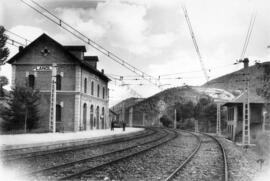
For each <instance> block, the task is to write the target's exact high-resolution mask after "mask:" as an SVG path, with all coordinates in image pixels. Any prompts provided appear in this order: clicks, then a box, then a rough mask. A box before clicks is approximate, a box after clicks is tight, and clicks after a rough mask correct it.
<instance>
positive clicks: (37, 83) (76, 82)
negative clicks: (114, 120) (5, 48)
mask: <svg viewBox="0 0 270 181" xmlns="http://www.w3.org/2000/svg"><path fill="white" fill-rule="evenodd" d="M85 52H86V48H85V46H63V45H61V44H59V43H58V42H56V41H55V40H53V39H52V38H51V37H49V36H48V35H46V34H42V35H41V36H40V37H38V38H37V39H36V40H34V41H33V42H32V43H31V44H29V45H28V46H26V47H25V48H22V47H20V48H19V52H18V53H17V54H16V55H15V56H13V57H12V58H11V59H10V60H8V63H10V64H11V65H12V86H17V85H22V86H30V87H32V88H34V89H38V90H39V91H40V92H41V103H40V105H39V113H40V120H39V127H40V129H44V131H48V129H49V114H50V111H49V108H50V96H51V82H52V71H51V68H52V65H53V64H54V65H56V67H57V73H56V131H61V132H62V131H80V130H91V129H105V128H108V127H109V108H108V102H109V99H108V97H109V95H108V82H109V81H110V79H109V78H108V77H107V76H106V75H105V74H104V71H103V70H102V71H99V70H97V62H98V57H97V56H85V55H84V53H85Z"/></svg>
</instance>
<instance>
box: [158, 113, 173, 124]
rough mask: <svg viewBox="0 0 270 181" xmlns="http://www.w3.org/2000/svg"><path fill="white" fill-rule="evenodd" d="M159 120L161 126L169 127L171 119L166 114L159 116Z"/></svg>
mask: <svg viewBox="0 0 270 181" xmlns="http://www.w3.org/2000/svg"><path fill="white" fill-rule="evenodd" d="M160 122H161V123H162V125H163V126H165V127H169V126H170V125H171V124H172V120H171V119H170V118H169V117H168V116H166V115H163V116H162V117H161V118H160Z"/></svg>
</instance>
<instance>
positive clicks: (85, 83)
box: [84, 78, 87, 93]
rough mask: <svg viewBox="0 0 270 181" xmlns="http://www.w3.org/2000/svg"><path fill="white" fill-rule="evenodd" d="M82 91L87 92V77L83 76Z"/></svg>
mask: <svg viewBox="0 0 270 181" xmlns="http://www.w3.org/2000/svg"><path fill="white" fill-rule="evenodd" d="M84 93H87V78H84Z"/></svg>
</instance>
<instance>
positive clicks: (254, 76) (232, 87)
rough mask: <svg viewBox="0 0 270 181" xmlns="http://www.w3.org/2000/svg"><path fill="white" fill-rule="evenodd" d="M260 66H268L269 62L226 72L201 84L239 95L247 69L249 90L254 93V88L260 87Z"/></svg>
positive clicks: (261, 69) (261, 73) (261, 71)
mask: <svg viewBox="0 0 270 181" xmlns="http://www.w3.org/2000/svg"><path fill="white" fill-rule="evenodd" d="M262 66H270V62H264V63H262V65H261V66H257V65H253V66H250V67H249V68H248V70H245V71H244V69H241V70H239V71H236V72H233V73H230V74H226V75H224V76H221V77H218V78H216V79H213V80H211V81H209V82H207V83H206V84H204V85H202V87H205V88H219V89H224V90H227V91H229V92H231V93H233V94H234V95H239V93H240V92H241V91H243V89H244V87H245V82H244V81H243V79H244V75H243V74H244V73H246V72H247V71H249V73H250V92H251V93H254V94H255V93H256V89H258V88H260V87H261V85H262V81H261V78H262V75H263V68H262Z"/></svg>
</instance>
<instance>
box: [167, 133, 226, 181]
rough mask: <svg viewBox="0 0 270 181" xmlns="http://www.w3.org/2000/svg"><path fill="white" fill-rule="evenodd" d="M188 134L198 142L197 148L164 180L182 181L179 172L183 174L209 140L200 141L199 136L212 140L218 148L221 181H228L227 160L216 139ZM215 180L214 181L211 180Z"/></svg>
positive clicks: (203, 134) (207, 135)
mask: <svg viewBox="0 0 270 181" xmlns="http://www.w3.org/2000/svg"><path fill="white" fill-rule="evenodd" d="M185 132H187V131H185ZM189 133H190V134H192V135H194V136H195V137H196V138H197V140H198V145H197V147H196V148H195V149H194V150H193V151H192V153H190V155H189V156H188V157H187V159H185V160H184V161H183V162H182V163H181V164H180V166H178V167H177V168H176V169H175V170H174V171H173V172H172V173H171V174H170V175H169V176H168V177H167V178H166V179H165V181H171V180H183V178H180V177H179V174H180V173H181V172H183V170H184V168H185V167H187V165H188V164H189V163H190V162H191V161H192V159H194V157H195V155H196V154H197V153H198V151H199V150H200V149H201V146H202V145H203V144H206V143H207V142H209V140H207V141H205V140H204V141H202V139H201V138H200V136H199V135H201V136H205V137H208V138H210V139H212V141H214V142H215V143H216V144H217V145H218V148H219V152H220V155H221V157H222V160H223V173H222V179H221V180H222V181H228V163H227V158H226V153H225V150H224V148H223V146H222V144H221V143H220V142H219V140H218V139H216V138H215V137H214V136H211V135H209V134H205V133H199V135H197V134H195V133H192V132H189ZM213 180H215V179H213Z"/></svg>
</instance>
